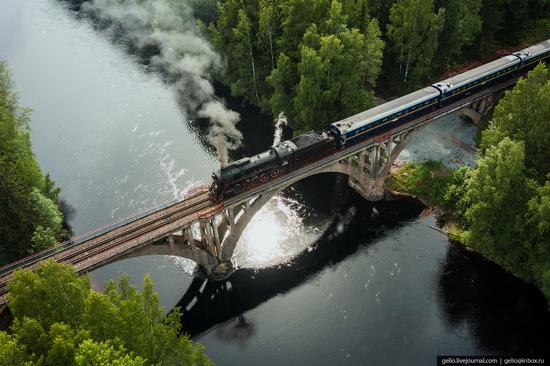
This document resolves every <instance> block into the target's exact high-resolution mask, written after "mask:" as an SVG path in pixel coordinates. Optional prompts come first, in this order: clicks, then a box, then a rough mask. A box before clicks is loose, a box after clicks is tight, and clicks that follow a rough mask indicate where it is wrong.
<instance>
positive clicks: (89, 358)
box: [75, 339, 146, 366]
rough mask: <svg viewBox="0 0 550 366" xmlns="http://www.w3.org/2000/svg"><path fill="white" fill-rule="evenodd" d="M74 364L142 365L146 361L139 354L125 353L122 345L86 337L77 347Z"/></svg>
mask: <svg viewBox="0 0 550 366" xmlns="http://www.w3.org/2000/svg"><path fill="white" fill-rule="evenodd" d="M75 365H76V366H142V365H146V361H145V360H144V359H143V358H141V357H139V356H132V355H129V354H127V351H126V349H125V348H124V346H121V345H118V346H114V345H113V344H112V342H109V341H107V342H100V343H98V342H94V341H92V340H91V339H86V340H85V341H83V342H82V343H81V344H80V346H79V347H78V351H77V354H76V356H75Z"/></svg>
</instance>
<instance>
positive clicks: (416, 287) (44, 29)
mask: <svg viewBox="0 0 550 366" xmlns="http://www.w3.org/2000/svg"><path fill="white" fill-rule="evenodd" d="M0 59H4V60H7V61H8V63H9V65H10V67H11V70H12V73H13V79H14V81H15V85H16V89H17V91H18V92H19V93H20V99H21V104H22V105H24V106H28V107H30V108H32V109H33V118H32V123H31V128H32V142H33V147H34V150H35V152H36V155H37V158H38V160H39V162H40V165H41V167H42V168H43V170H44V171H47V172H50V174H51V176H52V178H53V179H54V180H55V181H56V182H57V184H58V186H59V187H61V189H62V197H63V199H64V200H65V201H66V202H67V203H68V204H69V205H70V206H71V207H72V208H73V212H72V214H71V215H70V220H69V221H70V224H71V226H72V228H73V229H74V232H75V233H78V232H83V231H87V230H91V229H93V228H95V227H98V226H101V225H104V224H107V223H109V222H111V221H114V220H115V219H118V218H122V217H125V216H128V215H130V214H132V213H133V212H136V211H138V210H140V209H144V208H150V207H155V205H158V204H159V203H161V202H164V201H166V200H171V199H174V198H177V197H180V196H181V195H182V193H183V192H184V191H185V190H186V189H188V188H189V187H191V186H192V185H193V184H196V183H198V182H201V181H202V182H205V181H208V179H209V175H210V173H211V171H213V170H215V169H216V167H217V162H216V158H215V156H214V154H213V153H212V151H211V148H210V147H208V146H207V145H206V144H205V143H204V128H203V127H204V126H201V123H199V122H198V121H194V120H193V119H192V118H190V117H189V114H188V111H186V110H185V109H184V108H183V107H181V106H179V105H178V103H177V97H176V96H175V95H174V93H173V91H172V90H171V89H170V87H168V86H167V85H165V84H164V83H163V82H162V80H161V78H160V77H159V76H158V75H155V74H151V73H147V72H146V71H145V70H144V67H143V65H141V64H140V63H139V62H138V61H137V60H136V59H135V58H134V57H133V56H130V55H129V54H128V53H126V52H125V50H124V49H122V48H120V47H118V46H116V45H114V44H113V43H111V42H110V41H109V39H107V38H106V37H105V36H103V35H102V34H101V33H100V32H98V31H96V30H94V29H93V27H91V26H90V25H89V24H87V23H86V22H85V21H83V20H78V18H77V17H76V16H75V15H74V14H73V13H71V12H70V11H68V10H66V9H65V8H64V7H63V6H62V4H61V3H59V2H57V1H53V0H34V1H30V0H29V1H27V0H25V1H13V0H0ZM218 94H219V95H220V96H225V98H226V99H227V101H228V104H229V105H230V106H231V107H232V108H236V109H238V111H239V112H240V113H241V117H242V121H241V122H240V124H239V128H240V130H241V131H242V132H243V134H244V135H245V142H244V147H243V148H242V149H241V150H240V151H238V152H237V153H236V154H237V155H239V154H251V153H255V152H258V151H260V150H262V149H265V148H266V147H267V146H269V145H270V144H271V142H272V139H273V127H272V121H271V120H270V118H269V117H266V116H262V115H261V114H259V112H258V111H257V110H255V109H252V108H245V107H242V106H241V103H240V101H238V100H233V99H231V98H229V97H228V96H227V91H226V90H224V89H223V88H221V87H218ZM422 211H423V207H422V206H421V205H420V204H419V203H417V202H414V201H410V200H405V199H398V200H393V201H385V202H378V203H374V204H373V203H370V202H366V201H364V200H363V199H362V198H360V197H359V196H358V195H357V194H356V193H355V192H354V191H353V190H351V189H350V188H349V187H348V186H347V182H346V179H345V178H344V177H339V176H331V175H325V176H318V177H312V178H309V179H308V180H305V181H302V182H300V183H298V184H296V185H295V186H294V187H292V188H290V189H288V190H287V191H286V192H284V193H283V194H282V195H280V196H277V197H276V198H274V199H273V200H272V201H271V202H270V203H269V204H268V205H267V206H266V207H264V208H263V209H262V210H261V212H260V213H259V214H258V215H257V217H255V218H254V220H253V222H252V223H251V224H250V226H249V227H248V228H247V230H246V231H245V233H244V235H243V238H242V240H241V242H240V243H239V245H238V248H237V251H236V253H235V256H234V261H235V263H236V264H237V265H238V266H240V267H241V269H240V270H238V271H237V272H236V273H234V274H233V275H232V276H231V277H229V278H228V279H227V280H226V281H224V282H204V281H202V280H201V279H200V278H195V277H194V276H193V271H194V264H193V263H192V262H190V261H188V260H183V259H180V258H174V257H162V256H151V257H142V258H135V259H131V260H124V261H120V262H117V263H113V264H110V265H107V266H105V267H103V268H100V269H98V270H96V271H94V272H93V273H92V274H91V277H92V281H93V283H94V286H96V288H101V286H102V283H103V282H104V281H105V280H107V279H110V278H116V277H118V275H119V274H120V273H127V274H129V275H130V276H131V279H132V282H133V283H136V284H139V283H140V282H141V279H142V278H143V276H144V274H146V273H151V275H152V276H153V279H154V281H155V287H156V290H157V291H158V292H159V294H160V297H161V301H162V303H163V305H164V306H165V307H166V308H167V309H170V308H172V307H174V306H176V305H179V306H181V307H182V308H183V309H185V310H186V311H185V313H184V315H183V317H182V324H183V326H184V329H185V331H186V332H188V333H189V334H191V335H192V336H193V338H194V340H195V341H198V342H201V343H202V344H204V345H205V347H206V353H207V354H208V355H209V356H210V357H211V358H212V359H213V360H214V361H215V362H216V364H218V365H258V364H261V365H339V364H350V365H433V364H435V357H436V356H437V355H442V354H483V355H495V354H497V355H505V354H522V355H529V354H531V355H536V354H538V355H541V354H544V353H545V352H547V351H548V349H549V347H548V345H549V344H550V313H549V311H548V307H547V305H546V302H545V300H544V298H543V297H542V295H541V294H540V293H539V292H538V291H537V289H536V288H534V287H533V286H529V285H526V284H524V283H523V282H521V281H519V280H517V279H516V278H514V277H513V276H511V275H510V274H508V273H506V272H504V271H503V270H501V269H500V268H499V267H497V266H495V265H494V264H492V263H489V262H487V261H485V260H484V259H482V258H480V257H479V256H478V255H476V254H474V253H471V252H468V251H466V250H464V249H462V248H461V247H459V246H456V245H453V244H451V243H450V242H449V241H448V240H447V239H446V237H445V236H443V235H442V234H441V233H439V232H438V231H436V230H434V229H433V228H432V227H433V226H436V222H435V218H434V217H433V216H431V215H421V212H422Z"/></svg>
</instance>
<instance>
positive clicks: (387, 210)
mask: <svg viewBox="0 0 550 366" xmlns="http://www.w3.org/2000/svg"><path fill="white" fill-rule="evenodd" d="M373 208H376V210H373ZM422 209H423V207H422V205H421V204H419V203H418V202H416V201H413V200H409V199H400V200H394V201H381V202H377V203H370V202H367V201H365V200H363V199H362V198H360V197H359V196H358V195H357V194H356V193H355V192H352V191H351V190H350V192H349V195H348V197H347V199H346V201H345V204H344V205H343V206H342V209H341V210H340V212H338V213H337V214H336V215H335V217H334V219H333V220H332V222H331V223H330V225H329V227H328V228H327V229H326V230H325V232H324V233H323V234H322V236H321V237H320V238H319V239H318V240H317V241H316V242H315V243H314V244H313V248H315V249H314V250H305V251H304V252H303V253H302V254H301V255H299V256H297V257H296V258H294V259H293V260H292V261H291V262H290V263H288V264H284V265H280V266H276V267H269V268H264V269H260V270H251V269H246V268H243V269H240V270H238V271H236V272H235V273H234V274H232V275H231V276H230V277H229V278H227V280H226V281H223V282H210V281H204V280H201V279H195V280H194V281H193V284H192V285H191V287H190V288H189V290H188V291H187V293H186V294H185V295H184V297H183V298H182V300H181V301H180V302H179V304H178V306H180V307H181V308H182V309H183V310H184V314H183V317H182V323H183V330H184V331H185V332H187V333H189V334H190V335H192V336H194V335H197V334H199V333H201V332H204V331H205V330H207V329H209V328H211V327H213V326H215V325H216V324H220V323H223V322H225V321H227V320H230V319H233V318H235V317H240V316H242V314H243V313H244V312H246V311H247V310H250V309H252V308H255V307H257V306H258V305H260V304H262V303H263V302H265V301H267V300H269V299H271V298H273V297H275V296H277V295H280V294H285V293H288V292H290V291H292V290H293V289H294V288H295V287H297V286H299V285H301V284H303V283H305V282H307V281H308V280H309V279H311V278H312V277H314V276H315V275H316V274H317V273H319V272H320V271H321V270H323V269H325V268H327V267H334V266H336V265H337V264H339V263H340V262H342V261H343V260H345V259H346V258H348V257H350V256H352V255H353V254H355V253H356V252H357V251H358V250H359V249H360V247H362V246H368V245H369V244H370V243H372V242H373V240H374V239H376V238H378V237H380V236H382V235H385V234H387V231H388V229H393V228H396V227H398V226H399V225H400V224H402V223H403V222H405V221H407V220H410V219H414V218H416V217H418V215H419V214H420V212H421V211H422ZM342 225H344V228H343V226H342ZM357 237H361V238H364V240H362V241H357V240H353V238H357ZM186 308H189V310H187V311H185V309H186ZM243 321H244V320H243ZM241 322H242V321H241V320H239V322H237V325H236V326H235V327H237V326H238V324H239V323H241ZM244 322H245V323H246V321H244ZM235 332H237V334H242V333H246V332H243V331H242V329H241V330H240V331H238V330H235Z"/></svg>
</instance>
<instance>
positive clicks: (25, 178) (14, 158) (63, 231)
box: [0, 61, 69, 265]
mask: <svg viewBox="0 0 550 366" xmlns="http://www.w3.org/2000/svg"><path fill="white" fill-rule="evenodd" d="M30 116H31V111H30V110H29V109H27V108H23V107H21V106H19V104H18V101H17V94H16V93H15V92H14V88H13V85H12V81H11V77H10V74H9V70H8V67H7V65H6V63H5V62H1V61H0V190H1V191H2V194H1V195H0V238H1V239H2V240H1V241H0V265H2V264H6V263H9V262H10V261H14V260H16V259H19V258H21V257H25V256H27V255H29V254H32V253H33V252H36V251H39V250H41V249H44V248H47V247H49V246H51V245H53V244H55V243H57V242H59V241H61V240H62V239H64V238H66V237H67V236H68V235H69V230H68V227H67V226H66V224H65V225H64V222H63V215H62V213H61V211H60V208H59V207H60V199H59V192H60V190H59V188H56V187H55V184H54V182H53V181H52V180H51V179H50V177H49V175H48V174H43V172H42V171H41V170H40V167H39V165H38V163H37V161H36V158H35V156H34V153H33V151H32V147H31V137H30V128H29V121H30Z"/></svg>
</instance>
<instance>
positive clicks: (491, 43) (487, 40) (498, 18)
mask: <svg viewBox="0 0 550 366" xmlns="http://www.w3.org/2000/svg"><path fill="white" fill-rule="evenodd" d="M504 1H507V0H483V1H482V2H481V9H480V12H479V14H480V17H481V24H482V25H481V32H479V35H478V37H477V38H476V41H475V42H474V43H473V44H472V46H471V49H470V53H471V54H472V55H474V56H476V57H480V56H481V57H487V56H489V55H491V54H492V53H493V52H495V51H496V50H497V49H498V48H499V47H500V40H499V39H498V38H497V34H498V33H499V32H500V31H501V30H502V29H505V28H507V27H505V23H504V21H505V19H506V18H505V17H504V10H503V9H502V6H503V4H504ZM514 3H517V2H514Z"/></svg>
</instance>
